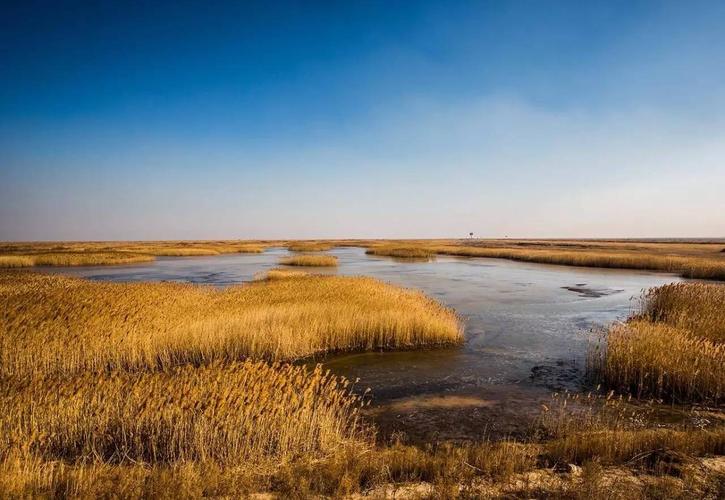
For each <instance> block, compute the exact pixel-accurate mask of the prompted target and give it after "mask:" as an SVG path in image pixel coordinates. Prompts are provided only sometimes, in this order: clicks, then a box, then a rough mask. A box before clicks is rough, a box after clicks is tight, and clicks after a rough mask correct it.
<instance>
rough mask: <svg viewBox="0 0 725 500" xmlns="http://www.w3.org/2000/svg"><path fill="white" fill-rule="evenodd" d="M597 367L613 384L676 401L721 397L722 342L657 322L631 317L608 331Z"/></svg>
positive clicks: (724, 386) (724, 380)
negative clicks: (634, 319) (631, 319)
mask: <svg viewBox="0 0 725 500" xmlns="http://www.w3.org/2000/svg"><path fill="white" fill-rule="evenodd" d="M595 363H597V367H596V370H597V372H598V374H599V376H601V377H602V378H603V379H604V380H606V381H607V384H609V385H610V386H612V387H616V388H619V389H624V390H626V391H628V392H630V393H632V394H635V395H637V396H638V397H641V396H655V397H658V398H667V399H675V400H678V401H715V402H717V401H720V400H722V399H723V397H725V369H723V367H725V345H723V344H719V343H715V342H712V341H710V340H707V339H705V338H700V337H697V336H693V335H691V334H689V333H687V332H684V331H682V330H680V329H678V328H674V327H671V326H668V325H665V324H661V323H650V322H646V321H630V322H628V323H626V324H622V325H616V326H614V327H612V328H611V329H610V330H609V333H608V335H607V346H606V349H605V350H604V352H603V353H602V355H601V356H600V358H599V359H598V360H596V361H595Z"/></svg>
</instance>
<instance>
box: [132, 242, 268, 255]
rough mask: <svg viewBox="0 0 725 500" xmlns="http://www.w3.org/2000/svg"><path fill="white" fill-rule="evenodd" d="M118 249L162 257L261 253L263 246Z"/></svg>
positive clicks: (160, 246)
mask: <svg viewBox="0 0 725 500" xmlns="http://www.w3.org/2000/svg"><path fill="white" fill-rule="evenodd" d="M119 250H120V251H124V252H137V253H143V254H148V255H157V256H164V257H194V256H208V255H220V254H228V253H262V252H264V247H261V246H258V245H231V244H209V245H207V246H200V245H194V246H190V245H189V246H173V245H172V246H168V245H134V246H121V247H119Z"/></svg>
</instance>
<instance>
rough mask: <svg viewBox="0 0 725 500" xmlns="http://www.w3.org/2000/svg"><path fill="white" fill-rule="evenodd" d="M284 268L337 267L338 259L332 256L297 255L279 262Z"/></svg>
mask: <svg viewBox="0 0 725 500" xmlns="http://www.w3.org/2000/svg"><path fill="white" fill-rule="evenodd" d="M279 263H280V264H282V265H284V266H307V267H335V266H337V257H333V256H332V255H295V256H292V257H285V258H283V259H281V260H280V261H279Z"/></svg>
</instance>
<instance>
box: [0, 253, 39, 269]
mask: <svg viewBox="0 0 725 500" xmlns="http://www.w3.org/2000/svg"><path fill="white" fill-rule="evenodd" d="M34 265H35V261H33V258H32V257H29V256H27V255H0V267H5V268H7V267H31V266H34Z"/></svg>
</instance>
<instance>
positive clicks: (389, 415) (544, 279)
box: [48, 248, 679, 441]
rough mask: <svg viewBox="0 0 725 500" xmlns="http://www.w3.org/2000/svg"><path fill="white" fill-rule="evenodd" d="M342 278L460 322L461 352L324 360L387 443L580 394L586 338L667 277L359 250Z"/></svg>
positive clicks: (158, 267)
mask: <svg viewBox="0 0 725 500" xmlns="http://www.w3.org/2000/svg"><path fill="white" fill-rule="evenodd" d="M329 253H330V254H332V255H335V256H337V257H338V259H339V267H338V268H337V269H336V270H330V271H320V270H319V269H317V270H312V271H313V272H324V273H332V274H341V275H367V276H373V277H375V278H379V279H381V280H384V281H387V282H390V283H394V284H397V285H402V286H405V287H411V288H416V289H419V290H422V291H423V292H425V293H426V294H428V295H430V296H432V297H435V298H437V299H438V300H440V301H441V302H443V303H444V304H446V305H448V306H450V307H453V308H454V309H455V310H456V311H457V312H458V313H459V314H460V315H461V316H462V317H463V319H464V322H465V338H466V341H465V343H464V345H462V346H461V347H456V348H449V349H439V350H424V351H411V352H386V353H363V354H350V355H339V356H333V357H330V358H328V359H324V360H322V361H323V362H324V363H325V365H326V366H327V367H329V368H330V369H332V370H333V371H334V372H336V373H339V374H343V375H346V376H348V377H349V378H351V379H353V380H355V379H357V378H359V379H360V380H359V382H358V383H357V387H359V388H361V389H362V388H367V387H370V388H371V389H372V403H373V404H372V405H371V409H370V410H369V411H370V413H371V415H372V416H373V417H374V418H375V419H377V420H378V423H379V426H380V428H381V430H382V432H383V433H392V432H403V433H405V434H406V435H407V436H408V437H410V438H411V439H413V440H415V439H425V440H428V441H429V440H431V439H435V438H445V439H459V438H460V439H467V438H476V437H481V436H483V435H490V434H496V433H505V434H515V433H516V432H517V431H518V430H520V428H521V426H522V425H523V422H524V421H525V420H526V419H525V418H522V417H523V416H525V415H527V414H532V413H533V412H535V411H536V409H537V408H538V405H539V404H540V403H541V402H542V401H545V400H546V399H547V398H548V397H549V395H550V394H551V393H552V392H555V391H562V390H570V391H576V390H579V389H581V387H582V384H583V382H584V369H585V366H584V363H585V357H586V352H587V349H588V347H589V344H590V342H591V337H592V335H591V334H590V331H591V330H592V329H596V328H599V327H602V326H605V325H607V324H609V323H611V322H613V321H617V320H622V319H624V318H626V317H627V315H628V314H629V313H630V312H631V311H632V310H633V308H635V307H636V306H637V299H638V297H639V296H640V295H641V293H642V291H643V290H645V289H647V288H649V287H653V286H658V285H662V284H665V283H670V282H673V281H678V280H679V278H678V277H676V276H674V275H668V274H661V273H650V272H642V271H632V270H611V269H595V268H576V267H566V266H554V265H545V264H533V263H521V262H513V261H508V260H500V259H485V258H476V259H470V258H468V259H467V258H455V257H438V258H437V259H436V260H434V261H430V262H401V261H396V260H394V259H390V258H387V257H371V256H367V255H365V253H364V250H363V249H360V248H339V249H334V250H331V251H330V252H329ZM286 255H288V252H287V251H286V250H285V249H270V250H267V251H266V252H265V253H263V254H231V255H220V256H212V257H190V258H158V260H156V261H155V262H149V263H142V264H134V265H128V266H119V267H79V268H64V269H57V268H56V269H48V270H50V271H51V272H62V273H64V274H72V275H75V276H83V277H86V278H89V279H93V280H108V281H162V280H167V281H184V282H193V283H206V284H212V285H217V286H227V285H231V284H237V283H243V282H247V281H250V280H252V279H253V277H254V275H255V273H258V272H260V271H264V270H266V269H269V268H271V267H275V266H277V262H278V260H279V259H280V258H281V257H283V256H286Z"/></svg>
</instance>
